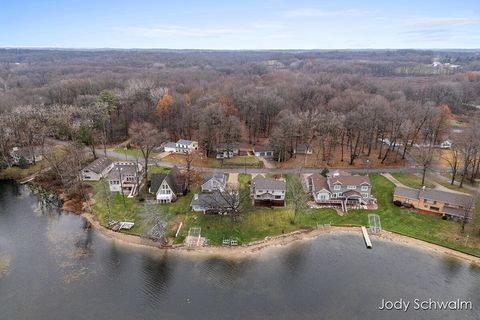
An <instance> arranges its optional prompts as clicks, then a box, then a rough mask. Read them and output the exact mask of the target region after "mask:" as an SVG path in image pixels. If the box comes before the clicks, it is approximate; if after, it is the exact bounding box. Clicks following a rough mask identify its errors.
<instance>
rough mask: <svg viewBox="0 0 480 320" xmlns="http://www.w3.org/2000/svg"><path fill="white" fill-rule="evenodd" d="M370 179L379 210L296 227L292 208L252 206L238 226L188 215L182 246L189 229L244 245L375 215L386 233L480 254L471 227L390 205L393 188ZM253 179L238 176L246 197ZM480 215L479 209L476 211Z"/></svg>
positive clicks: (309, 220) (312, 213)
mask: <svg viewBox="0 0 480 320" xmlns="http://www.w3.org/2000/svg"><path fill="white" fill-rule="evenodd" d="M285 177H286V178H287V180H288V179H291V178H292V177H291V176H289V175H285ZM370 178H371V181H372V184H373V193H374V194H375V196H376V197H377V200H378V204H379V209H378V210H376V211H369V210H351V211H349V212H348V213H347V214H346V215H344V216H339V215H338V214H337V213H336V212H335V211H334V210H332V209H305V210H303V211H302V212H301V213H299V215H298V217H297V219H296V223H295V224H293V223H292V220H293V211H292V209H291V208H289V207H288V206H287V207H286V208H280V209H268V208H258V207H252V206H251V204H249V203H246V204H245V206H244V213H243V214H242V217H241V220H240V221H238V222H233V221H232V220H231V219H230V217H228V216H216V215H203V214H196V213H190V214H189V215H188V216H187V223H186V226H185V228H183V230H182V233H181V237H180V239H178V241H182V240H183V239H184V237H185V236H186V233H187V231H188V228H189V227H191V226H199V227H201V228H202V235H203V236H206V237H207V238H208V239H209V242H210V243H211V244H221V243H222V240H223V239H224V238H236V239H238V240H239V241H240V242H241V243H248V242H251V241H255V240H259V239H263V238H265V237H266V236H274V235H279V234H282V233H286V232H292V231H295V230H298V229H304V228H314V227H316V226H317V224H332V225H339V226H351V225H356V226H359V225H367V224H368V214H369V213H376V214H378V215H379V216H380V219H381V223H382V227H383V228H384V229H385V230H389V231H393V232H396V233H400V234H403V235H407V236H410V237H414V238H418V239H421V240H425V241H428V242H432V243H435V244H439V245H442V246H445V247H449V248H452V249H455V250H460V251H464V252H468V253H471V254H475V255H480V238H479V233H478V230H476V229H475V228H472V226H470V227H468V228H467V232H466V233H465V234H462V233H460V224H458V223H456V222H452V221H445V220H442V219H441V218H439V217H434V216H430V215H425V214H421V213H417V212H415V211H412V210H407V209H402V208H398V207H396V206H394V205H393V203H392V195H393V190H394V185H393V184H392V183H391V182H390V181H388V180H387V179H386V178H384V177H382V176H380V175H371V176H370ZM249 179H250V177H249V175H244V174H241V175H239V181H240V183H241V184H242V192H248V191H247V190H246V187H247V185H246V182H247V181H248V180H249ZM287 204H288V199H287ZM477 211H480V210H478V208H477ZM467 234H468V235H469V237H470V238H469V242H468V245H467V246H465V245H464V243H465V239H466V238H465V237H466V235H467Z"/></svg>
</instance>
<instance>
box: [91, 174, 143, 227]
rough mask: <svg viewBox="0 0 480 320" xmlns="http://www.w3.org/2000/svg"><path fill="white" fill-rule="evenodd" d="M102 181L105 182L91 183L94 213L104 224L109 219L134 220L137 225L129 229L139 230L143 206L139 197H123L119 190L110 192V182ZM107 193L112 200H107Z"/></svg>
mask: <svg viewBox="0 0 480 320" xmlns="http://www.w3.org/2000/svg"><path fill="white" fill-rule="evenodd" d="M102 183H103V182H90V183H89V184H90V185H91V186H92V187H93V190H94V200H95V203H94V205H93V206H92V208H91V210H92V213H94V214H95V215H96V216H97V218H98V220H99V221H100V223H102V224H107V223H108V221H109V220H125V219H128V220H133V221H135V226H134V227H133V228H132V229H131V230H129V232H130V233H137V232H139V231H140V229H141V226H140V224H139V223H138V222H139V219H138V214H139V211H140V208H141V204H140V202H139V201H138V199H136V198H127V196H125V197H124V198H123V197H122V195H121V194H120V193H119V192H110V191H109V190H108V184H102ZM105 188H106V190H105ZM107 195H108V196H109V197H110V201H108V200H107V199H108V198H107ZM124 200H125V203H124ZM107 203H109V204H110V211H109V210H108V205H107ZM142 205H143V204H142Z"/></svg>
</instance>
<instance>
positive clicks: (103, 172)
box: [80, 157, 113, 181]
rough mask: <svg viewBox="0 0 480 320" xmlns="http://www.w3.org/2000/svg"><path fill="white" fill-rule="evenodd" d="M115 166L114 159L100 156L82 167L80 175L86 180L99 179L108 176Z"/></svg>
mask: <svg viewBox="0 0 480 320" xmlns="http://www.w3.org/2000/svg"><path fill="white" fill-rule="evenodd" d="M112 168H113V161H112V160H110V159H108V158H104V157H102V158H98V159H95V160H94V161H92V162H91V163H90V164H89V165H88V166H86V167H85V168H83V169H82V171H81V172H80V177H81V179H82V180H84V181H99V180H100V179H102V178H104V177H106V176H107V174H108V173H109V172H110V171H111V170H112Z"/></svg>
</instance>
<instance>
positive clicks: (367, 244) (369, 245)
mask: <svg viewBox="0 0 480 320" xmlns="http://www.w3.org/2000/svg"><path fill="white" fill-rule="evenodd" d="M362 233H363V239H364V240H365V245H366V246H367V248H368V249H372V242H371V241H370V236H369V235H368V232H367V228H365V227H364V226H362Z"/></svg>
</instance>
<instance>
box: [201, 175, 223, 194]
mask: <svg viewBox="0 0 480 320" xmlns="http://www.w3.org/2000/svg"><path fill="white" fill-rule="evenodd" d="M226 184H227V177H226V176H225V174H223V173H220V172H214V173H213V174H211V175H209V176H207V177H205V179H203V182H202V192H212V191H215V190H217V191H222V192H223V190H225V185H226Z"/></svg>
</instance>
